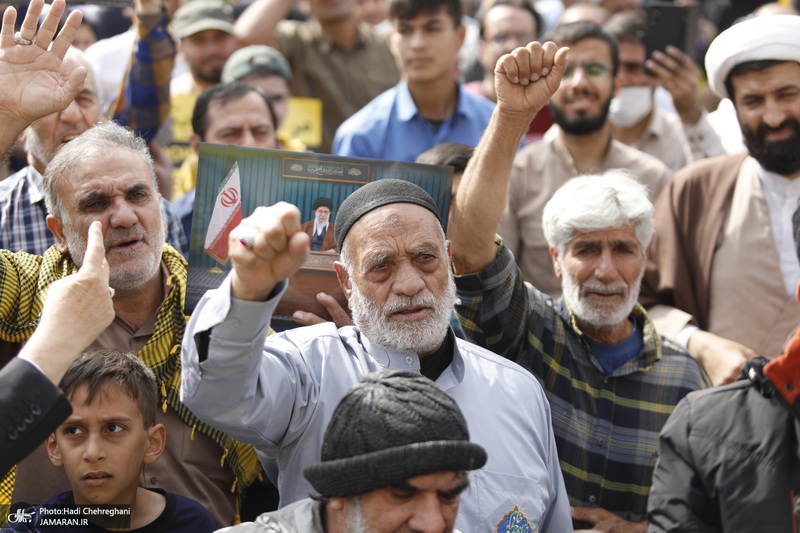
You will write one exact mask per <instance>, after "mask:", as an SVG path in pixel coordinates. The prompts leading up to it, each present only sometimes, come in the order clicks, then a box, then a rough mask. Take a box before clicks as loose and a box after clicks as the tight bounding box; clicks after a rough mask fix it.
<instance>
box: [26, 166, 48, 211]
mask: <svg viewBox="0 0 800 533" xmlns="http://www.w3.org/2000/svg"><path fill="white" fill-rule="evenodd" d="M24 177H25V181H27V182H28V198H29V199H30V202H31V204H38V203H39V202H43V201H44V184H43V183H42V175H41V174H39V171H38V170H36V169H35V168H33V167H32V166H30V165H28V167H27V172H25V174H24Z"/></svg>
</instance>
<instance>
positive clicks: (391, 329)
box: [350, 276, 456, 353]
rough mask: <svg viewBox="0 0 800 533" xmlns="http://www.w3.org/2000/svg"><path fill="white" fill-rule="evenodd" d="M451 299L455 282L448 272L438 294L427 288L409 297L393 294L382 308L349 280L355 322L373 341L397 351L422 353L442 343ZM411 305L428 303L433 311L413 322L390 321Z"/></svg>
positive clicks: (454, 292)
mask: <svg viewBox="0 0 800 533" xmlns="http://www.w3.org/2000/svg"><path fill="white" fill-rule="evenodd" d="M455 301H456V284H455V281H453V277H452V276H448V284H447V288H446V290H445V292H444V294H442V296H441V297H440V298H437V297H436V296H434V295H433V294H431V293H430V292H428V291H426V292H425V293H420V294H417V295H416V296H413V297H410V296H399V295H393V296H392V297H390V299H389V300H387V301H386V303H385V304H384V306H383V309H381V308H380V307H379V306H378V304H376V303H375V302H374V301H372V300H368V299H367V298H365V297H364V295H363V294H361V292H360V291H359V290H358V286H357V285H356V283H355V282H353V283H352V292H351V294H350V310H351V311H352V313H353V322H354V323H355V325H356V326H358V329H360V330H361V332H362V333H363V334H364V335H365V336H366V337H367V338H368V339H369V340H371V341H372V342H374V343H375V344H377V345H379V346H383V347H384V348H389V349H392V350H397V351H401V352H416V353H426V352H432V351H434V350H436V349H437V348H439V346H441V345H442V342H443V341H444V338H445V336H446V335H447V328H448V327H449V326H450V315H451V313H452V312H453V306H454V305H455ZM414 306H425V307H431V308H432V309H433V314H432V315H430V316H427V317H425V318H423V319H422V320H417V321H415V322H392V321H391V320H390V319H389V318H388V317H389V316H390V315H391V314H393V313H394V312H396V311H398V310H400V309H403V308H407V307H414Z"/></svg>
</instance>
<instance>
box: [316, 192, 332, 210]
mask: <svg viewBox="0 0 800 533" xmlns="http://www.w3.org/2000/svg"><path fill="white" fill-rule="evenodd" d="M320 207H327V208H328V209H333V200H331V199H330V198H325V197H324V196H320V197H319V198H317V199H316V200H314V203H313V205H312V206H311V210H312V211H316V210H317V209H319V208H320Z"/></svg>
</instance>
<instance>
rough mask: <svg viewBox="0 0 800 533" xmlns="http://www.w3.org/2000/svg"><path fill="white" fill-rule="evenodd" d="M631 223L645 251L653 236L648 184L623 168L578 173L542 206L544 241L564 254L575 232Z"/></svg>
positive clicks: (586, 231) (651, 206)
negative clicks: (591, 173)
mask: <svg viewBox="0 0 800 533" xmlns="http://www.w3.org/2000/svg"><path fill="white" fill-rule="evenodd" d="M626 224H631V225H633V228H634V231H635V233H636V239H637V240H638V241H639V245H640V246H641V249H642V250H645V249H646V248H647V246H648V245H649V244H650V241H651V240H652V238H653V231H654V227H655V222H654V219H653V204H652V203H651V202H650V200H649V199H648V197H647V187H645V186H644V185H642V184H641V183H639V182H638V181H637V180H636V179H635V178H634V177H633V176H632V175H631V174H629V173H628V172H626V171H624V170H609V171H608V172H605V173H603V174H596V175H588V176H580V177H577V178H573V179H571V180H569V181H568V182H567V183H565V184H564V185H563V186H562V187H561V188H560V189H558V190H557V191H556V193H555V194H554V195H553V196H552V198H550V201H548V202H547V204H546V205H545V206H544V212H543V214H542V226H543V229H544V236H545V239H547V244H549V245H550V246H551V247H553V248H555V249H556V251H558V253H559V254H560V255H563V253H564V251H565V250H566V246H567V244H569V242H570V241H571V240H572V239H573V238H574V237H575V235H576V234H578V233H591V232H594V231H603V230H606V229H611V228H617V227H620V226H623V225H626Z"/></svg>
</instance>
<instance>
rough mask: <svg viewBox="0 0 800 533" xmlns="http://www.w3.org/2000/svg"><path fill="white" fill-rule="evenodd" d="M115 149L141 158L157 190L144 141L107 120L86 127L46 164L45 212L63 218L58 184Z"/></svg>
mask: <svg viewBox="0 0 800 533" xmlns="http://www.w3.org/2000/svg"><path fill="white" fill-rule="evenodd" d="M116 150H130V151H131V152H133V153H135V154H137V155H138V156H139V157H141V158H142V161H143V162H144V163H145V165H146V167H147V169H148V171H149V174H150V180H151V182H152V185H153V189H154V190H156V191H158V182H157V181H156V173H155V169H154V167H153V158H152V156H151V155H150V149H149V148H148V147H147V143H146V142H145V141H144V139H142V138H141V137H139V136H137V135H136V134H135V133H134V132H133V131H131V130H130V129H128V128H125V127H123V126H120V125H118V124H117V123H115V122H113V121H109V122H106V123H104V124H100V125H98V126H95V127H94V128H91V129H89V130H86V131H85V132H84V133H82V134H81V135H79V136H78V137H77V138H75V139H73V140H72V141H70V142H68V143H67V144H66V145H65V146H64V147H63V148H61V150H59V152H58V154H56V156H55V157H54V158H53V160H52V161H51V162H50V163H49V164H48V165H47V169H46V170H45V173H44V175H43V176H42V183H43V185H44V199H45V204H46V205H47V211H48V212H49V213H50V214H51V215H53V216H54V217H56V218H59V219H63V215H64V209H63V205H62V203H61V199H60V198H59V197H58V184H59V183H60V182H61V181H62V180H64V179H66V178H67V177H68V176H70V175H72V173H73V171H74V170H75V169H76V168H78V167H81V166H84V165H86V164H88V163H91V162H92V161H94V160H95V159H97V158H98V157H100V156H108V155H109V154H110V153H113V152H114V151H116ZM98 172H102V169H98Z"/></svg>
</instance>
